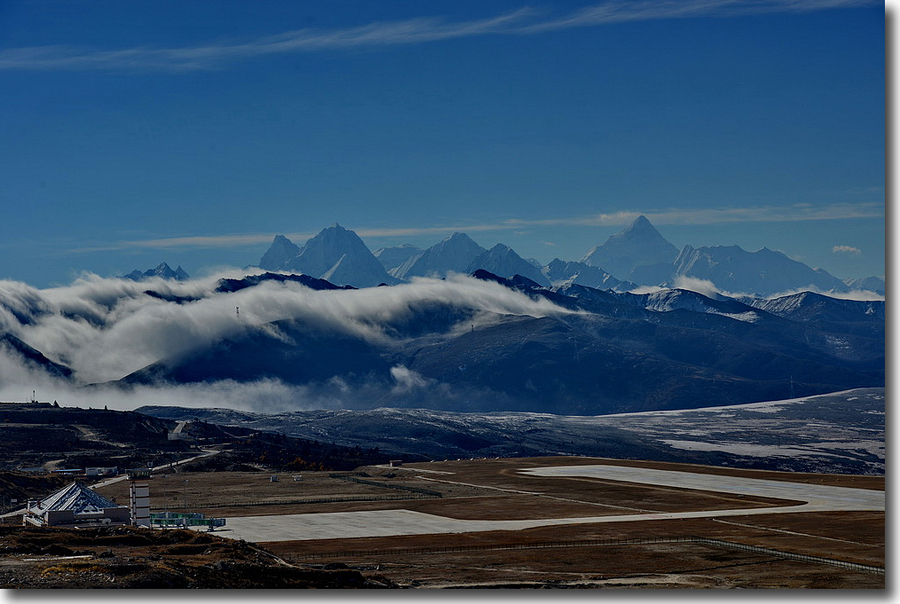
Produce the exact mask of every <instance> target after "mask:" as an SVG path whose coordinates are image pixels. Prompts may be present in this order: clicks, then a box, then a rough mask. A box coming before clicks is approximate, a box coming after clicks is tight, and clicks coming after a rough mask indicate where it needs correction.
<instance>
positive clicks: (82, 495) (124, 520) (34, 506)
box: [22, 482, 131, 527]
mask: <svg viewBox="0 0 900 604" xmlns="http://www.w3.org/2000/svg"><path fill="white" fill-rule="evenodd" d="M22 521H23V524H26V525H28V524H30V525H32V526H58V527H80V526H103V525H111V524H116V525H118V524H130V523H131V510H129V508H128V506H123V505H116V504H115V503H113V502H112V501H110V500H109V499H107V498H106V497H103V496H102V495H100V494H98V493H95V492H94V491H92V490H91V489H89V488H88V487H86V486H85V485H83V484H81V483H80V482H73V483H71V484H69V485H68V486H66V487H63V488H62V489H60V490H58V491H56V492H55V493H53V494H52V495H50V496H49V497H46V498H44V499H41V500H40V501H29V502H28V506H27V507H26V508H25V514H24V515H23V517H22Z"/></svg>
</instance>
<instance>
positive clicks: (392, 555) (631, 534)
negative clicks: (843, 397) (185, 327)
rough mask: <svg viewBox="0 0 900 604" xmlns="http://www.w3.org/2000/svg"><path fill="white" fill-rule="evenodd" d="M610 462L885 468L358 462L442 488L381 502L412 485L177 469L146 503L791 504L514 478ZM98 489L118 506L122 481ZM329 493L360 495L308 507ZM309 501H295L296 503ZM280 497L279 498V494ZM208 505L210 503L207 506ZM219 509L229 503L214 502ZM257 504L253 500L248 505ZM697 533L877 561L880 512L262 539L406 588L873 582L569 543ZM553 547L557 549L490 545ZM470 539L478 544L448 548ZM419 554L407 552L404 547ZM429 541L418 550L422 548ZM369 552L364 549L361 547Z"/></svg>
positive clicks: (851, 483) (831, 570)
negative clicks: (431, 494)
mask: <svg viewBox="0 0 900 604" xmlns="http://www.w3.org/2000/svg"><path fill="white" fill-rule="evenodd" d="M598 463H603V464H611V465H627V466H636V467H652V468H659V469H669V470H687V471H693V472H706V473H711V474H727V475H737V476H746V477H752V478H763V479H770V480H787V481H792V482H814V483H817V484H828V485H834V486H848V487H856V488H867V489H880V490H883V489H884V477H881V476H878V477H873V476H845V475H822V474H794V473H784V472H768V471H756V470H736V469H730V468H718V467H710V466H694V465H689V464H669V463H660V462H642V461H631V460H627V461H626V460H611V459H596V458H573V457H543V458H528V459H488V460H463V461H448V462H433V463H422V464H409V465H406V466H403V467H400V468H390V469H388V468H375V467H367V468H360V469H359V470H358V471H357V473H356V474H358V473H359V472H364V473H365V475H364V476H361V477H362V478H364V479H365V480H370V481H377V482H383V483H385V484H395V485H396V484H399V485H404V486H411V487H417V488H422V489H429V490H432V491H438V492H440V493H441V494H442V497H441V498H428V499H421V498H420V499H399V500H385V499H381V498H384V497H409V496H410V495H411V494H410V493H405V492H403V491H399V490H393V489H389V488H384V487H377V486H370V485H365V484H358V483H353V482H347V481H345V480H340V479H336V478H330V477H329V476H328V474H327V473H322V472H303V473H302V479H301V480H299V481H294V480H292V478H291V476H292V475H290V474H279V481H278V482H274V483H273V482H270V481H269V474H264V473H189V472H185V473H180V474H170V475H169V476H168V477H166V478H164V477H161V476H160V477H154V478H153V480H152V481H151V504H152V507H153V509H154V510H161V509H170V510H173V511H176V510H185V509H190V510H191V511H203V512H206V513H207V514H208V515H211V516H221V517H226V518H227V517H229V516H250V515H271V514H295V513H315V512H337V511H354V510H372V509H396V508H403V509H409V510H415V511H421V512H426V513H432V514H438V515H443V516H448V517H454V518H462V519H485V520H491V519H530V518H548V517H559V518H562V517H576V516H600V515H613V514H614V515H620V514H626V513H632V512H633V513H640V512H668V511H687V510H701V509H703V510H715V509H734V508H745V507H766V506H775V505H790V504H791V503H795V502H785V501H784V500H774V499H762V498H756V497H747V496H738V495H730V494H720V493H711V492H704V491H693V490H687V489H676V488H664V487H650V486H641V485H635V484H628V483H622V482H615V481H607V480H599V479H591V478H541V477H531V476H524V475H521V474H517V472H516V471H517V470H518V469H520V468H528V467H539V466H545V465H587V464H598ZM101 492H102V493H103V494H105V495H107V496H109V495H113V496H115V497H116V498H117V499H118V500H119V501H123V502H124V501H127V499H128V495H127V486H126V484H125V483H124V482H123V483H119V484H116V485H112V486H110V487H107V488H105V489H101ZM326 498H342V499H349V498H367V499H368V500H362V501H333V502H321V501H320V502H318V503H313V502H311V501H312V500H322V499H326ZM304 500H306V501H310V502H307V503H303V502H302V501H304ZM279 502H280V503H279ZM213 503H215V507H213V506H212V504H213ZM223 504H228V507H222V506H223ZM251 504H252V505H251ZM688 536H699V537H706V538H714V539H721V540H725V541H730V542H734V543H740V544H745V545H755V546H760V547H766V548H771V549H775V550H779V551H782V552H790V553H794V554H804V555H810V556H817V557H821V558H828V559H834V560H842V561H846V562H854V563H858V564H864V565H869V566H877V567H882V568H883V567H884V561H885V515H884V513H883V512H831V513H791V514H771V515H758V516H736V517H727V518H722V519H692V520H655V521H641V522H627V523H616V524H582V525H575V526H555V527H543V528H535V529H527V530H520V531H490V532H482V533H464V534H448V535H418V536H401V537H382V538H361V539H329V540H315V541H294V542H271V543H263V544H262V545H263V546H264V547H266V548H267V549H269V550H271V551H273V552H275V553H276V554H278V555H279V556H282V557H284V558H285V559H287V560H289V561H291V562H293V563H295V564H298V565H311V566H315V565H319V564H324V563H328V562H341V563H344V564H347V565H348V566H350V567H351V568H355V569H358V570H362V571H367V572H368V571H377V572H378V573H379V574H380V575H383V576H385V577H386V578H388V579H390V580H392V581H395V582H396V583H398V584H401V585H406V586H410V587H461V586H509V587H512V586H523V587H525V586H527V587H531V586H551V587H566V586H578V587H581V586H605V587H665V588H672V587H726V588H733V587H743V588H753V587H780V588H794V587H802V588H879V589H883V588H884V586H885V579H884V575H878V574H872V573H867V572H862V571H851V570H846V569H841V568H839V567H834V566H829V565H825V564H819V563H809V562H799V561H795V560H791V559H786V558H783V557H778V556H774V555H763V554H756V553H746V552H740V551H734V550H729V549H724V548H720V547H714V546H710V545H705V544H699V543H653V544H629V545H602V546H597V545H592V546H584V545H577V544H575V543H573V542H576V541H579V540H594V539H597V540H625V539H635V538H639V539H645V538H667V537H672V538H677V537H688ZM544 542H555V543H558V544H559V545H562V546H564V547H557V548H553V549H546V548H537V547H531V548H528V549H518V550H503V549H485V548H502V547H509V546H514V545H515V546H523V545H524V546H528V545H531V546H533V545H534V544H538V543H544ZM461 546H467V547H468V546H477V547H479V548H481V549H479V550H478V551H467V552H447V551H440V550H446V549H447V548H450V547H461ZM411 549H415V550H419V551H416V552H409V551H404V550H411ZM426 550H427V551H426ZM360 552H366V553H360Z"/></svg>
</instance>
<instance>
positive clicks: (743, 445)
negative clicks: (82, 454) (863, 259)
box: [141, 388, 885, 475]
mask: <svg viewBox="0 0 900 604" xmlns="http://www.w3.org/2000/svg"><path fill="white" fill-rule="evenodd" d="M141 412H142V413H146V414H148V415H153V416H156V417H160V418H168V419H184V418H189V417H196V416H199V417H200V418H203V419H204V420H206V421H209V422H214V423H217V424H222V425H228V426H237V427H242V428H253V429H257V430H268V431H283V432H284V433H286V434H292V435H295V436H300V437H309V436H310V435H316V436H317V437H318V438H325V439H329V440H333V441H335V442H337V443H340V444H343V445H345V446H352V445H363V444H364V445H367V446H372V445H376V446H378V447H381V448H382V449H390V450H393V451H396V452H398V454H400V455H402V457H403V458H404V459H405V460H407V461H427V460H441V459H447V458H451V459H456V458H460V457H461V458H479V457H528V456H536V455H560V454H563V455H587V456H597V457H610V458H617V459H648V460H656V461H670V462H685V463H699V464H707V465H716V466H730V467H743V468H757V469H769V470H787V471H804V472H822V473H833V474H874V475H881V474H884V472H885V440H884V430H885V392H884V389H883V388H871V389H862V390H851V391H846V392H840V393H834V394H826V395H820V396H813V397H802V398H798V399H791V400H784V401H774V402H766V403H753V404H748V405H729V406H725V407H714V408H707V409H697V410H681V411H650V412H644V413H634V414H623V415H606V416H596V417H584V416H561V415H551V414H546V413H453V412H447V411H432V410H427V409H387V408H381V409H373V410H367V411H349V410H338V411H334V410H317V411H294V412H289V413H273V414H266V413H251V412H246V411H234V410H230V409H185V408H178V407H144V408H142V409H141Z"/></svg>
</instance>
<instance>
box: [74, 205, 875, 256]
mask: <svg viewBox="0 0 900 604" xmlns="http://www.w3.org/2000/svg"><path fill="white" fill-rule="evenodd" d="M641 215H643V216H646V217H647V219H649V220H650V222H652V223H653V224H656V225H668V224H671V225H704V224H723V223H733V222H748V223H749V222H804V221H810V220H850V219H858V218H878V219H882V218H884V204H883V203H879V202H871V203H855V204H831V205H821V206H814V205H810V204H794V205H790V206H757V207H748V208H733V207H731V208H700V209H690V208H670V209H664V210H647V211H643V212H640V211H619V212H610V213H601V214H594V215H590V216H580V217H574V218H573V217H570V218H545V219H531V220H525V219H508V220H502V221H499V222H496V223H486V224H459V225H444V226H427V227H396V228H366V227H352V228H353V230H354V231H356V234H357V235H359V236H360V237H372V238H375V237H380V238H392V237H397V238H402V237H414V236H418V235H446V234H449V233H453V232H455V231H464V232H468V233H480V232H497V231H516V230H521V229H522V228H523V227H542V226H544V227H547V226H569V227H590V226H601V227H602V226H624V225H626V224H629V223H631V222H632V221H634V219H635V218H637V217H638V216H641ZM314 235H315V233H286V236H287V237H288V238H289V239H291V240H292V241H305V240H306V239H309V238H310V237H312V236H314ZM271 241H272V234H271V233H266V234H261V233H260V234H251V235H210V236H187V237H168V238H160V239H141V240H130V241H118V242H114V243H110V244H109V245H105V246H102V247H86V248H81V249H77V250H70V251H69V252H68V253H79V252H81V253H84V252H100V251H115V250H127V249H211V248H229V247H248V246H254V245H262V244H265V243H269V242H271ZM853 250H856V248H851V247H850V246H835V247H834V248H832V251H833V252H835V253H840V252H843V253H857V252H859V250H856V252H854V251H853Z"/></svg>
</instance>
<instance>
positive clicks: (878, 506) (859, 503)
mask: <svg viewBox="0 0 900 604" xmlns="http://www.w3.org/2000/svg"><path fill="white" fill-rule="evenodd" d="M521 472H522V473H523V474H530V475H534V476H560V477H565V476H577V477H594V478H605V479H611V480H621V481H625V482H634V483H639V484H652V485H659V486H672V487H680V488H691V489H702V490H705V491H719V492H723V493H732V494H740V495H754V496H760V497H774V498H777V499H789V500H792V501H804V502H806V503H805V504H803V505H790V506H779V507H769V508H748V509H737V510H712V511H696V512H672V513H651V514H625V515H617V516H589V517H583V518H546V519H540V520H515V519H510V520H458V519H455V518H447V517H444V516H437V515H434V514H424V513H421V512H413V511H410V510H375V511H362V512H332V513H318V514H290V515H283V516H242V517H236V518H228V521H227V522H228V523H227V525H226V527H225V530H219V531H216V533H217V534H219V535H221V536H223V537H232V538H235V539H246V540H247V541H255V542H267V541H302V540H308V539H348V538H354V537H387V536H395V535H425V534H439V533H471V532H480V531H492V530H521V529H526V528H534V527H542V526H558V525H571V524H593V523H605V522H639V521H646V520H667V519H677V518H712V517H723V516H747V515H752V514H773V513H794V512H810V511H833V510H882V511H883V510H884V492H883V491H871V490H867V489H850V488H845V487H827V486H822V485H809V484H800V483H792V482H779V481H773V480H759V479H752V478H738V477H730V476H717V475H711V474H694V473H690V472H671V471H664V470H651V469H645V468H628V467H622V466H601V465H597V466H561V467H545V468H531V469H527V470H521ZM514 513H515V512H514V510H510V515H514Z"/></svg>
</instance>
